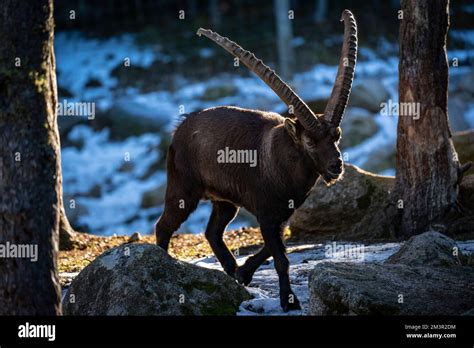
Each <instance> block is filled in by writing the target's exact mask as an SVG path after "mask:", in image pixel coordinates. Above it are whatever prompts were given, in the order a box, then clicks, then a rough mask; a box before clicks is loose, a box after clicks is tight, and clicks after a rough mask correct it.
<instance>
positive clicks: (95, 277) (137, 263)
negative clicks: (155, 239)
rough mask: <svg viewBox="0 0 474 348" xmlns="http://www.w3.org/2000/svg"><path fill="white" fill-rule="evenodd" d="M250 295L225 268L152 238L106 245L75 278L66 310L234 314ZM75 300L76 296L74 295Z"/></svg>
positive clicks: (81, 312) (65, 302)
mask: <svg viewBox="0 0 474 348" xmlns="http://www.w3.org/2000/svg"><path fill="white" fill-rule="evenodd" d="M250 297H251V296H250V295H249V294H248V292H247V291H246V290H245V288H243V287H242V286H240V285H238V284H237V283H236V282H235V280H234V279H232V278H231V277H229V276H227V275H226V274H224V273H223V272H220V271H217V270H210V269H205V268H202V267H198V266H195V265H191V264H188V263H185V262H180V261H177V260H175V259H173V258H172V257H171V256H169V255H168V254H167V253H166V252H165V251H164V250H162V249H161V248H159V247H158V246H156V245H152V244H127V245H122V246H119V247H116V248H113V249H110V250H108V251H106V252H105V253H104V254H102V255H101V256H99V257H98V258H96V259H95V260H94V261H93V262H92V263H91V264H89V265H88V266H87V267H86V268H84V269H83V270H82V271H81V272H80V273H79V275H78V276H77V277H76V278H75V279H74V281H73V282H72V284H71V286H70V287H69V289H68V292H67V294H66V296H65V297H64V300H63V312H64V314H66V315H234V314H235V313H236V311H237V310H238V308H239V305H240V303H241V302H243V301H245V300H248V299H249V298H250ZM72 300H74V301H72Z"/></svg>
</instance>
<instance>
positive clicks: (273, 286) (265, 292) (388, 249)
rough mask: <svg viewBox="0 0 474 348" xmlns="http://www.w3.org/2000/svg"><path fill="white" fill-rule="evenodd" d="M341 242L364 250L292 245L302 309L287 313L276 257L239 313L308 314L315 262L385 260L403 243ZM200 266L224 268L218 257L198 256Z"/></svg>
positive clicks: (295, 288) (265, 267)
mask: <svg viewBox="0 0 474 348" xmlns="http://www.w3.org/2000/svg"><path fill="white" fill-rule="evenodd" d="M337 244H338V245H345V246H346V247H348V246H352V247H353V248H354V249H357V250H359V251H360V250H361V252H359V254H358V255H359V257H358V258H356V259H351V258H346V257H344V256H347V254H341V253H333V254H332V255H330V257H328V252H327V250H328V248H331V247H332V243H330V244H307V245H299V246H294V247H289V248H288V252H289V253H288V258H289V260H290V281H291V285H292V288H293V291H294V292H295V294H296V296H297V297H298V299H299V300H300V302H301V306H302V310H301V311H290V312H289V313H283V311H282V310H281V307H280V299H279V295H278V294H279V287H278V275H277V273H276V271H275V269H274V265H273V259H270V260H269V261H267V263H266V264H264V265H262V266H261V267H260V268H259V269H258V270H257V272H255V275H254V277H253V280H252V283H251V284H250V285H249V286H247V290H248V291H249V292H250V293H251V294H252V296H254V298H253V299H251V300H248V301H245V302H243V303H242V304H241V306H240V311H239V313H238V315H305V314H307V308H308V276H309V274H310V272H311V271H312V270H313V268H314V266H315V265H316V264H317V263H319V262H323V261H331V262H348V261H349V262H350V261H353V262H382V261H384V260H385V259H387V258H388V257H389V256H390V255H392V254H393V253H394V252H396V251H397V250H398V249H399V247H400V245H399V244H397V243H385V244H373V245H366V246H362V245H357V244H356V243H340V242H337ZM247 258H248V256H244V257H238V258H237V262H238V264H243V263H244V262H245V260H246V259H247ZM193 263H195V264H196V265H198V266H202V267H207V268H212V269H219V270H222V268H221V266H220V264H219V262H218V261H217V260H216V258H215V257H213V256H212V257H207V258H203V259H199V260H195V261H194V262H193Z"/></svg>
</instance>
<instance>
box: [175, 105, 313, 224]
mask: <svg viewBox="0 0 474 348" xmlns="http://www.w3.org/2000/svg"><path fill="white" fill-rule="evenodd" d="M175 174H178V175H179V176H183V177H186V180H187V181H188V182H192V183H193V187H194V191H195V193H194V194H196V195H199V196H200V197H199V198H206V199H211V200H227V201H230V202H232V203H234V204H236V205H238V206H243V207H245V208H246V209H247V210H249V211H250V212H252V213H253V214H255V215H257V214H258V212H259V211H261V210H262V209H261V208H263V207H261V208H260V209H259V207H258V205H259V204H262V205H264V206H265V207H267V208H271V211H272V212H273V214H277V213H278V212H279V211H281V213H283V214H284V215H287V217H289V215H291V213H292V211H293V209H294V204H293V205H291V204H289V202H288V200H290V199H292V200H293V202H295V204H296V205H299V204H301V203H302V201H303V199H304V197H305V196H306V194H307V192H308V190H309V189H310V188H311V186H312V185H313V184H314V182H315V179H316V177H317V175H318V173H317V172H316V170H315V168H314V165H313V163H312V161H311V159H310V157H309V156H308V155H306V154H305V152H304V151H301V150H299V149H298V148H297V147H296V146H295V145H294V144H293V141H292V139H291V137H290V136H289V135H288V134H287V132H286V131H285V129H284V118H283V117H281V116H280V115H278V114H275V113H270V112H263V111H258V110H245V109H240V108H235V107H218V108H212V109H207V110H204V111H200V112H197V113H192V114H191V115H189V116H187V117H186V119H185V120H184V121H183V122H182V124H181V125H180V126H179V127H178V128H177V130H176V132H175V134H174V136H173V141H172V144H171V146H170V150H169V156H168V177H169V178H170V179H171V180H173V178H171V177H174V176H175ZM257 218H258V216H257Z"/></svg>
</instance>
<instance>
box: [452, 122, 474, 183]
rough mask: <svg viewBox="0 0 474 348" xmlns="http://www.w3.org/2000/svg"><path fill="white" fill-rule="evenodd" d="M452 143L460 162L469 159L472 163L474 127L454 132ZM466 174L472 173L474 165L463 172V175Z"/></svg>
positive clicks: (473, 155)
mask: <svg viewBox="0 0 474 348" xmlns="http://www.w3.org/2000/svg"><path fill="white" fill-rule="evenodd" d="M453 143H454V147H455V149H456V152H457V153H458V157H459V161H460V162H461V163H462V164H464V163H466V162H469V161H471V162H473V163H474V129H470V130H466V131H463V132H457V133H455V134H454V135H453ZM468 174H474V166H472V167H471V169H469V170H468V171H467V172H466V173H464V175H468Z"/></svg>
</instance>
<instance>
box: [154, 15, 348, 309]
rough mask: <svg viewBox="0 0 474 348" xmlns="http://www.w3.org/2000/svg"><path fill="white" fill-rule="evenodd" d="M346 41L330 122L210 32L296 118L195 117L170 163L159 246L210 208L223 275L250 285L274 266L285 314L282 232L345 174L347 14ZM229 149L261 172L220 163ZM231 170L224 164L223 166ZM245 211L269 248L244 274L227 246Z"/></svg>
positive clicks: (288, 297)
mask: <svg viewBox="0 0 474 348" xmlns="http://www.w3.org/2000/svg"><path fill="white" fill-rule="evenodd" d="M341 21H344V40H343V46H342V53H341V57H340V61H339V68H338V71H337V76H336V81H335V83H334V86H333V89H332V93H331V96H330V98H329V101H328V104H327V106H326V109H325V110H324V114H315V113H313V111H312V110H311V109H310V108H309V107H308V106H307V105H306V104H305V102H304V101H303V100H301V99H300V98H299V97H298V95H296V93H295V92H294V91H293V90H292V89H291V88H290V87H289V86H288V85H287V84H286V83H285V82H283V81H282V80H281V79H280V77H279V76H278V75H277V74H276V73H275V72H274V71H273V70H271V69H270V68H269V67H268V66H266V65H265V64H264V63H263V62H262V61H261V60H260V59H258V58H256V57H255V56H254V55H253V54H252V53H251V52H249V51H246V50H244V49H243V48H242V47H240V46H239V45H238V44H236V43H235V42H232V41H230V40H229V39H228V38H224V37H222V36H220V35H219V34H217V33H215V32H212V31H211V30H206V29H202V28H201V29H199V30H198V32H197V34H198V35H199V36H201V35H204V36H206V37H208V38H209V39H211V40H212V41H214V42H215V43H217V44H218V45H219V46H221V47H223V48H224V49H225V50H227V51H228V52H229V53H231V54H232V55H234V56H235V57H236V58H238V59H239V61H240V62H242V63H243V64H245V65H246V66H247V67H248V68H249V69H250V70H251V71H252V72H254V73H255V74H256V75H257V76H258V77H259V78H261V79H262V80H263V81H264V82H265V83H266V84H267V85H268V86H269V87H270V88H271V89H272V90H273V91H274V92H275V93H276V94H277V95H278V96H279V97H280V98H281V100H282V101H283V102H284V103H285V104H287V105H288V107H289V110H290V115H291V116H293V117H291V118H284V117H282V116H280V115H279V114H276V113H273V112H266V111H258V110H247V109H241V108H237V107H230V106H223V107H215V108H210V109H206V110H202V111H198V112H193V113H191V114H189V115H187V117H186V118H185V119H184V121H183V122H182V123H181V124H180V125H179V126H178V128H177V129H176V131H175V133H174V136H173V140H172V142H171V145H170V146H169V149H168V155H167V178H168V183H167V188H166V198H165V207H164V211H163V214H162V215H161V217H160V219H159V220H158V222H157V223H156V225H155V233H156V240H157V244H158V245H159V246H161V247H162V248H164V249H165V250H167V249H168V245H169V242H170V238H171V236H172V234H173V232H174V231H176V230H177V229H178V228H179V226H180V225H181V223H182V222H183V221H185V220H186V219H187V218H188V216H189V215H190V214H191V212H193V211H194V210H195V209H196V206H197V205H198V202H199V201H200V200H201V199H207V200H211V201H212V205H213V209H212V214H211V217H210V220H209V223H208V225H207V228H206V232H205V236H206V238H207V240H208V241H209V244H210V246H211V248H212V250H213V252H214V254H215V255H216V257H217V259H218V260H219V262H220V263H221V265H222V267H223V269H224V271H225V272H226V273H227V274H228V275H230V276H232V277H234V278H235V279H237V281H238V282H239V283H241V284H244V285H248V284H249V283H250V281H251V280H252V277H253V274H254V273H255V271H256V270H257V268H258V267H259V266H260V265H261V264H262V263H263V262H264V261H265V260H266V259H267V258H269V257H270V256H272V257H273V259H274V264H275V269H276V271H277V273H278V277H279V285H280V304H281V306H282V309H283V310H284V311H285V312H286V311H289V310H295V309H300V308H301V307H300V303H299V301H298V299H297V297H296V296H295V294H294V293H293V291H292V289H291V286H290V279H289V273H288V272H289V261H288V258H287V256H286V251H285V245H284V244H283V241H282V229H283V228H284V225H285V223H286V222H287V220H288V219H289V218H290V216H291V215H292V213H293V212H294V210H295V209H296V208H298V207H299V206H300V205H301V204H302V203H303V202H304V200H305V199H306V197H307V196H308V194H309V192H310V190H311V188H312V187H313V186H314V184H315V183H316V181H317V180H318V178H319V177H320V176H321V177H322V178H323V179H324V181H325V182H326V183H327V184H328V185H330V184H332V183H334V182H335V181H336V180H338V179H339V178H340V177H341V175H342V173H343V162H342V159H341V153H340V151H339V148H338V143H339V140H340V138H341V128H340V127H339V126H340V123H341V119H342V116H343V114H344V111H345V108H346V105H347V101H348V98H349V94H350V91H351V87H352V80H353V78H354V69H355V64H356V55H357V24H356V21H355V19H354V16H353V15H352V13H351V12H350V11H348V10H345V11H344V12H343V13H342V17H341ZM224 149H226V151H227V149H232V150H247V151H251V152H252V153H256V154H257V156H256V157H257V162H256V165H253V166H252V165H249V164H248V163H247V164H245V163H235V161H227V162H225V161H222V160H221V161H219V160H218V157H219V154H221V153H222V151H223V150H224ZM222 162H224V163H222ZM239 207H244V208H245V209H247V210H248V211H249V212H251V213H252V214H254V215H255V217H256V218H257V220H258V222H259V224H260V229H261V233H262V236H263V240H264V247H263V248H262V249H261V250H260V251H259V252H258V253H256V254H255V255H253V256H251V257H250V258H248V259H247V260H246V262H245V264H243V265H242V266H238V265H237V263H236V261H235V259H234V257H233V255H232V253H231V252H230V251H229V249H228V248H227V247H226V245H225V243H224V241H223V239H222V236H223V233H224V230H225V228H226V227H227V225H228V224H229V223H230V222H231V221H232V220H233V219H234V217H235V215H236V214H237V211H238V210H239Z"/></svg>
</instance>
